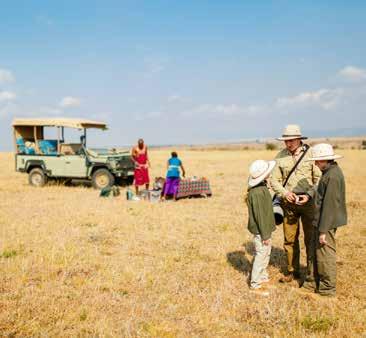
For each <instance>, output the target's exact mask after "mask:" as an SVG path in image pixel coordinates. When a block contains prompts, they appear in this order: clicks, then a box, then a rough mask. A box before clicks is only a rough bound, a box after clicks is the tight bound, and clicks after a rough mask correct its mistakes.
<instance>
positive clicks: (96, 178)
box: [92, 168, 114, 190]
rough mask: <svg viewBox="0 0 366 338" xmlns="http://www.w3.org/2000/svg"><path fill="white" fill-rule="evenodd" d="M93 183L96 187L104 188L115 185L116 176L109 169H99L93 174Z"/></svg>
mask: <svg viewBox="0 0 366 338" xmlns="http://www.w3.org/2000/svg"><path fill="white" fill-rule="evenodd" d="M92 185H93V187H94V188H95V189H99V190H101V189H104V188H107V187H112V186H113V185H114V176H113V175H112V174H111V173H110V172H109V171H108V170H107V169H104V168H103V169H98V170H96V171H95V172H94V174H93V176H92Z"/></svg>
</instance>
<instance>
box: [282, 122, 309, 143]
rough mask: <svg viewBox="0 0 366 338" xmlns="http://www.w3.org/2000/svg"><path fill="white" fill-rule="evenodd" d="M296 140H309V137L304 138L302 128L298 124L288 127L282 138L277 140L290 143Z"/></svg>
mask: <svg viewBox="0 0 366 338" xmlns="http://www.w3.org/2000/svg"><path fill="white" fill-rule="evenodd" d="M295 139H301V140H306V139H307V137H305V136H302V134H301V129H300V126H298V125H297V124H289V125H287V126H286V128H285V129H284V131H283V133H282V137H279V138H277V140H278V141H288V140H295Z"/></svg>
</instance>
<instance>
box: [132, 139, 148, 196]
mask: <svg viewBox="0 0 366 338" xmlns="http://www.w3.org/2000/svg"><path fill="white" fill-rule="evenodd" d="M132 160H133V162H134V163H135V188H136V195H137V194H138V192H139V187H140V186H142V185H145V187H146V190H148V189H149V184H150V178H149V167H150V162H149V158H148V155H147V146H146V145H145V143H144V140H143V139H141V138H140V139H139V140H138V142H137V146H135V147H133V148H132Z"/></svg>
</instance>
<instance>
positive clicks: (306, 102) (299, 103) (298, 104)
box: [275, 88, 343, 110]
mask: <svg viewBox="0 0 366 338" xmlns="http://www.w3.org/2000/svg"><path fill="white" fill-rule="evenodd" d="M342 95H343V89H341V88H337V89H319V90H316V91H310V92H303V93H300V94H297V95H295V96H290V97H280V98H278V99H276V101H275V107H277V108H279V109H281V108H292V109H296V108H303V107H307V106H318V107H321V108H323V109H326V110H328V109H332V108H334V107H335V106H336V105H337V103H338V101H339V99H340V98H341V96H342Z"/></svg>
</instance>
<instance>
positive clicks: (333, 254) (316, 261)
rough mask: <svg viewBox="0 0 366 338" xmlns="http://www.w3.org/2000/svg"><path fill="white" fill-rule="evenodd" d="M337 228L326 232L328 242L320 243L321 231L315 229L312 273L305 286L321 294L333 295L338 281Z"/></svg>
mask: <svg viewBox="0 0 366 338" xmlns="http://www.w3.org/2000/svg"><path fill="white" fill-rule="evenodd" d="M336 232H337V229H331V230H329V231H327V232H326V233H325V240H326V241H327V244H325V245H321V244H320V243H319V235H320V233H319V231H318V229H315V231H314V237H313V240H312V249H311V251H312V252H311V266H310V269H309V270H310V271H311V273H310V274H309V275H308V276H307V277H306V281H305V283H304V285H303V287H305V288H307V289H312V290H316V291H317V292H318V293H319V294H322V295H325V296H333V295H335V292H336V282H337V250H336V239H335V236H336Z"/></svg>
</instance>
